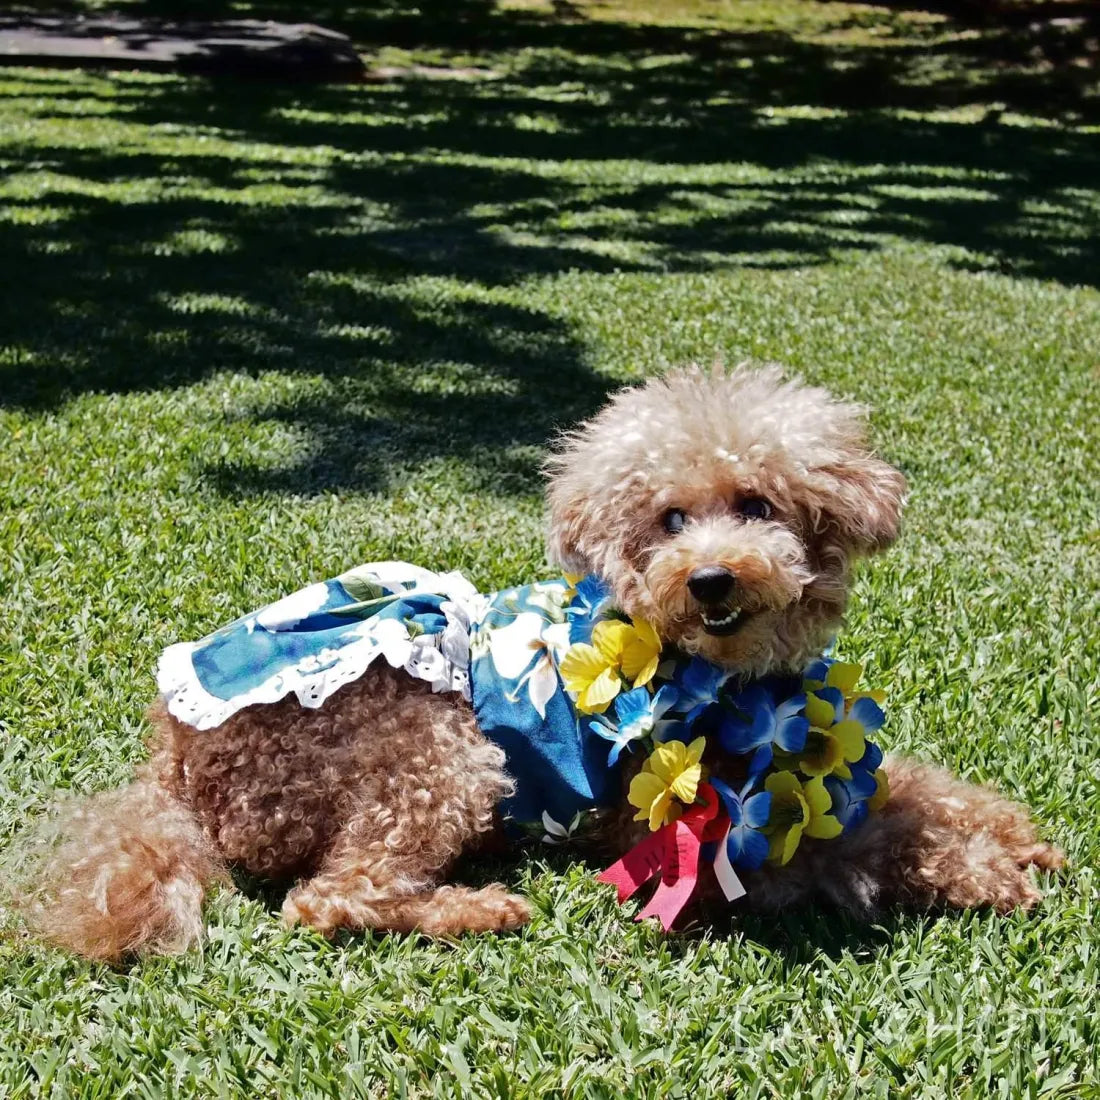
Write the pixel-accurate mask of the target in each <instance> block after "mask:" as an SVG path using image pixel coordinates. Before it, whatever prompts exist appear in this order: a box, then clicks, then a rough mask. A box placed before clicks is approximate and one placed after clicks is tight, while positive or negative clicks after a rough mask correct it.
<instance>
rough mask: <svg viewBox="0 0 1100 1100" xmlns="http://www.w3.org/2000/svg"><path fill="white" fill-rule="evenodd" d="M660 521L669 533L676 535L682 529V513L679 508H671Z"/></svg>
mask: <svg viewBox="0 0 1100 1100" xmlns="http://www.w3.org/2000/svg"><path fill="white" fill-rule="evenodd" d="M661 522H662V523H663V524H664V526H665V530H666V531H667V532H668V533H669V534H670V535H678V534H679V533H680V532H681V531H682V530H683V529H684V513H683V512H681V511H680V509H679V508H671V509H669V511H667V512H665V518H664V519H663V520H662V521H661Z"/></svg>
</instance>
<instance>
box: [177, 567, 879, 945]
mask: <svg viewBox="0 0 1100 1100" xmlns="http://www.w3.org/2000/svg"><path fill="white" fill-rule="evenodd" d="M379 659H383V660H384V661H385V662H386V663H387V664H388V665H389V666H390V667H392V668H403V669H404V670H405V671H406V672H407V673H408V674H409V675H410V676H413V677H415V678H416V679H420V680H424V681H426V682H428V683H430V684H431V685H432V688H433V690H435V691H440V692H442V691H451V692H457V693H459V694H461V695H462V696H463V697H464V698H466V699H467V700H470V701H471V702H472V704H473V708H474V712H475V714H476V717H477V720H478V723H479V726H480V728H481V730H482V731H483V732H484V734H485V735H486V736H487V737H489V738H490V739H492V740H493V741H494V742H496V743H497V744H498V745H500V746H501V748H502V749H503V750H504V751H505V753H506V755H507V768H508V771H509V773H510V774H511V776H512V778H513V779H514V780H515V783H516V791H515V794H514V795H513V796H512V797H511V798H509V799H508V800H507V801H506V802H505V803H504V804H503V805H502V806H501V811H502V813H503V814H504V816H505V817H508V818H510V819H512V820H513V821H515V822H517V823H520V824H535V823H539V824H540V825H541V827H542V828H543V829H544V830H545V831H546V834H547V835H546V837H545V838H544V839H546V840H549V841H551V842H555V843H556V842H559V841H561V840H564V839H567V838H568V836H569V835H570V834H571V833H572V831H573V830H574V829H575V828H576V826H577V824H578V821H579V820H580V817H581V815H582V814H583V813H584V812H585V811H587V810H591V809H594V808H596V807H600V806H606V805H608V804H611V803H613V802H615V801H618V799H619V798H620V797H621V791H622V779H621V767H622V760H623V758H624V757H625V756H626V755H629V754H641V757H642V760H643V763H642V767H641V769H640V770H639V771H638V772H637V774H636V775H635V776H634V778H633V780H632V781H631V784H630V787H629V790H628V791H627V792H626V799H627V801H628V802H629V803H630V804H631V805H632V806H633V807H634V808H635V809H636V810H637V814H636V819H637V820H639V821H646V822H647V823H648V825H649V829H650V831H651V833H653V834H655V837H654V840H653V842H652V844H650V842H648V841H647V842H646V844H644V845H642V846H640V849H639V850H638V851H637V853H636V854H635V857H634V860H633V863H630V857H629V856H628V857H627V864H626V865H624V867H625V869H624V868H623V867H619V865H616V866H617V867H619V869H618V871H617V872H616V873H617V874H618V876H619V877H618V878H614V877H612V878H611V879H606V881H615V882H616V883H617V885H618V886H619V888H620V896H621V897H626V896H629V894H630V892H631V891H632V890H633V889H635V888H636V883H635V879H636V877H637V874H640V873H642V872H643V871H644V872H645V873H647V874H649V873H652V871H653V869H654V867H657V866H663V864H662V863H661V860H662V859H664V858H665V857H664V856H662V855H661V854H660V852H661V851H665V852H666V854H668V853H671V852H672V850H673V847H675V845H676V844H682V843H688V845H689V847H691V848H692V850H693V851H696V850H697V851H698V852H700V853H705V855H700V856H699V859H700V860H702V861H704V862H712V863H713V865H714V867H715V873H716V874H718V875H719V878H720V881H723V888H724V889H726V890H727V896H730V897H732V896H734V894H735V893H736V891H737V890H738V889H740V887H739V884H738V883H737V880H736V875H735V873H734V869H735V868H736V869H739V870H755V869H756V868H758V867H760V866H761V865H762V864H763V862H764V861H765V860H768V861H770V862H772V863H778V864H782V863H786V862H787V861H788V860H789V859H790V858H791V857H792V855H793V854H794V852H795V850H796V849H797V848H798V847H799V845H800V843H801V841H802V839H803V838H804V837H805V838H812V839H813V840H830V839H833V838H835V837H837V836H839V835H841V833H843V832H845V831H847V830H850V829H853V828H857V827H858V826H859V825H860V824H862V822H863V821H864V820H865V818H866V817H867V815H868V813H870V812H874V811H875V810H877V809H878V808H879V807H880V806H881V805H882V804H883V803H884V802H885V800H886V798H887V797H888V789H887V784H886V777H885V775H884V774H883V772H882V770H881V767H880V765H881V763H882V752H881V750H880V749H879V748H878V746H877V745H876V744H875V743H874V742H873V741H872V740H871V736H870V735H871V734H873V733H874V732H875V731H877V730H878V729H879V728H880V727H881V726H882V723H883V721H884V714H883V711H882V709H881V707H880V703H881V702H882V699H883V697H882V695H881V693H879V692H869V691H865V690H861V689H860V688H859V679H860V676H861V671H862V670H861V669H860V668H859V666H857V665H849V664H843V663H841V662H838V661H834V660H832V659H829V658H820V659H818V660H817V661H814V662H812V663H811V664H810V665H809V666H808V667H807V668H806V669H805V670H804V671H803V673H802V674H801V675H796V676H773V677H764V678H761V679H759V680H756V681H752V682H749V683H745V682H744V681H741V680H739V679H737V678H736V677H734V676H731V675H730V674H729V673H728V672H725V671H723V670H722V669H720V668H718V667H717V666H715V665H711V664H709V663H708V662H706V661H704V660H702V659H701V658H698V657H695V658H690V659H689V658H686V657H684V656H683V655H680V654H676V653H672V652H663V651H662V646H661V642H660V639H659V638H658V637H657V635H656V633H655V632H654V631H653V629H652V627H650V626H649V625H648V624H647V623H645V622H643V621H641V620H638V621H636V622H631V621H630V620H628V619H626V618H625V617H623V616H622V615H621V613H619V612H618V611H616V610H615V609H614V608H613V607H612V606H611V605H610V600H609V595H608V592H607V590H606V589H605V588H604V587H603V586H602V584H601V583H600V582H599V581H598V580H597V579H595V578H594V577H584V578H580V577H566V578H563V579H561V580H554V581H545V582H540V583H536V584H532V585H527V586H524V587H517V588H509V589H505V590H503V591H501V592H495V593H492V594H489V595H482V594H479V593H478V592H477V591H476V590H475V589H474V587H473V585H471V584H470V583H469V581H467V580H466V579H465V578H464V577H463V576H462V575H461V574H459V573H444V574H437V573H432V572H430V571H428V570H426V569H421V568H419V567H418V566H415V565H409V564H407V563H405V562H380V563H374V564H370V565H362V566H359V567H358V568H356V569H352V570H350V571H349V572H347V573H344V574H342V575H341V576H339V577H337V578H335V579H334V580H329V581H324V582H321V583H318V584H313V585H310V586H309V587H308V588H304V589H302V590H301V591H300V592H297V593H295V594H294V595H291V596H287V597H286V598H285V599H282V600H279V601H278V602H277V603H274V604H271V605H270V606H268V607H265V608H263V609H262V610H261V611H258V612H256V613H254V614H251V615H246V616H244V617H243V618H241V619H238V620H236V622H233V623H230V624H229V625H228V626H225V627H223V628H221V629H220V630H218V631H215V632H214V633H213V634H211V635H209V636H208V637H206V638H204V639H202V640H201V641H199V642H194V643H181V644H178V645H174V646H170V647H169V648H168V649H167V650H165V652H164V654H163V655H162V657H161V660H160V663H159V666H158V670H157V680H158V684H159V686H160V690H161V692H162V694H163V696H164V698H165V700H166V703H167V706H168V709H169V711H170V712H171V713H172V714H173V715H174V716H175V717H176V718H178V719H179V720H180V721H182V722H185V723H187V724H189V725H191V726H194V727H195V728H196V729H200V730H205V729H210V728H212V727H214V726H217V725H219V724H220V723H221V722H224V721H225V720H226V719H227V718H228V717H230V716H231V715H232V714H234V713H236V712H237V711H238V710H240V709H241V708H243V707H246V706H250V705H252V704H255V703H271V702H275V701H276V700H278V699H282V698H283V697H285V696H286V695H288V694H291V693H293V694H295V695H296V696H297V698H298V700H299V702H300V703H301V704H302V706H305V707H319V706H321V704H322V703H324V701H325V700H326V699H327V698H328V697H329V696H330V695H332V693H333V692H334V691H336V690H337V689H338V688H339V687H341V686H342V685H344V684H347V683H350V682H351V681H353V680H355V679H358V678H359V677H360V676H362V675H363V673H364V672H365V671H366V670H367V669H368V668H369V667H370V666H371V665H372V664H373V663H374V662H375V661H377V660H379ZM712 742H716V743H718V744H720V745H721V747H722V749H723V750H724V751H725V753H726V754H728V756H729V757H731V758H733V761H734V762H735V764H736V763H738V762H739V769H740V779H739V781H738V782H737V784H736V785H735V786H730V785H728V784H727V783H725V782H723V781H721V780H719V779H718V778H717V777H712V776H709V775H708V774H707V771H706V767H705V765H704V763H703V754H704V751H705V749H706V746H707V745H708V744H709V743H712ZM737 770H738V768H737V767H736V766H735V768H734V771H735V772H736V771H737ZM716 841H717V843H714V842H716ZM647 845H648V847H647ZM653 845H656V848H653ZM651 848H652V850H650V849H651ZM643 849H644V850H643ZM655 853H656V854H655ZM668 859H669V860H672V856H671V855H668ZM672 862H673V863H676V865H677V866H679V865H681V864H682V863H683V860H682V859H681V858H680V857H677V858H676V860H672ZM670 865H671V864H670ZM693 866H694V864H693ZM610 872H615V869H614V868H612V869H610V871H609V873H610ZM723 876H724V877H723ZM670 881H671V880H670ZM666 886H668V884H667V883H666ZM673 886H675V884H673ZM673 886H669V890H671V891H672V893H671V894H668V896H669V897H672V898H673V901H674V902H675V904H671V903H670V904H668V905H664V907H663V908H660V907H659V908H660V913H659V914H658V915H662V920H663V921H665V922H666V926H667V924H668V923H670V922H671V920H672V919H674V917H675V913H676V912H678V911H679V908H680V907H681V906H682V904H683V902H684V900H685V899H686V897H687V896H688V895H687V890H686V887H685V888H680V887H675V889H673ZM727 886H728V888H727ZM677 890H678V891H679V892H678V893H677ZM624 891H625V892H624ZM681 895H682V896H681ZM663 904H664V903H662V905H663ZM657 912H658V910H654V913H657Z"/></svg>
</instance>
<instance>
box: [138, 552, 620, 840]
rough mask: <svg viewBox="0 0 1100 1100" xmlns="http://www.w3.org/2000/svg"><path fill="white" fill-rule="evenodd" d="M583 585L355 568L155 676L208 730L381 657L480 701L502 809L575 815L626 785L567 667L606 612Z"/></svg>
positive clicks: (335, 682) (532, 818)
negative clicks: (502, 772) (476, 582)
mask: <svg viewBox="0 0 1100 1100" xmlns="http://www.w3.org/2000/svg"><path fill="white" fill-rule="evenodd" d="M588 593H589V590H588V589H586V590H585V592H584V593H582V594H580V595H578V593H577V591H576V589H574V588H572V587H571V586H570V585H569V584H568V582H566V581H565V580H560V581H549V582H543V583H538V584H533V585H528V586H526V587H520V588H510V589H506V590H504V591H503V592H496V593H493V594H491V595H480V594H479V593H478V592H477V591H476V590H475V588H474V587H473V585H472V584H470V583H469V581H467V580H466V579H465V578H464V577H463V576H462V575H461V574H459V573H444V574H437V573H432V572H430V571H429V570H427V569H421V568H420V567H418V566H415V565H410V564H408V563H406V562H378V563H372V564H369V565H361V566H359V567H358V568H356V569H352V570H350V571H349V572H347V573H344V574H341V576H339V577H337V578H335V579H334V580H328V581H323V582H320V583H317V584H312V585H310V586H309V587H308V588H303V589H302V590H301V591H300V592H296V593H294V594H293V595H290V596H287V597H285V598H284V599H281V600H279V601H278V602H277V603H274V604H271V605H270V606H268V607H265V608H263V609H262V610H260V611H257V612H255V613H253V614H251V615H245V616H244V617H242V618H240V619H237V620H236V621H235V622H232V623H230V624H229V625H228V626H224V627H222V628H221V629H220V630H217V631H215V632H214V633H213V634H211V635H209V636H208V637H206V638H203V639H202V640H201V641H198V642H185V643H179V644H177V645H173V646H170V647H169V648H168V649H167V650H165V652H164V653H163V654H162V656H161V659H160V662H159V665H158V668H157V683H158V686H159V688H160V691H161V694H162V695H163V697H164V699H165V702H166V704H167V706H168V710H169V712H170V713H171V714H172V715H174V716H175V717H176V718H178V719H179V720H180V721H181V722H185V723H187V724H188V725H190V726H193V727H194V728H196V729H199V730H207V729H211V728H213V727H215V726H217V725H220V724H221V723H222V722H224V721H225V720H226V719H227V718H229V717H230V716H231V715H233V714H235V713H236V712H237V711H239V710H241V709H242V708H244V707H247V706H251V705H253V704H255V703H273V702H276V701H277V700H279V699H282V698H283V697H284V696H286V695H289V694H291V693H293V694H294V695H296V696H297V698H298V701H299V702H300V703H301V705H302V706H304V707H319V706H321V705H322V704H323V703H324V702H325V700H326V699H328V698H329V696H330V695H332V693H333V692H334V691H336V690H337V689H338V688H340V687H342V686H343V685H344V684H347V683H350V682H351V681H353V680H356V679H358V678H359V677H360V676H362V675H363V674H364V672H366V670H367V669H368V668H369V667H370V666H371V665H372V664H373V663H374V662H375V661H377V660H379V659H382V660H384V661H385V662H386V663H387V664H388V665H389V666H390V667H391V668H404V670H405V671H406V672H407V673H408V674H409V675H410V676H413V677H415V678H416V679H419V680H425V681H427V682H429V683H430V684H431V685H432V687H433V689H434V690H435V691H454V692H458V693H460V694H461V695H462V696H463V697H464V698H466V699H467V700H471V701H472V703H473V706H474V711H475V713H476V715H477V719H478V723H479V725H480V727H481V729H482V731H483V732H484V733H485V735H486V736H487V737H489V738H491V739H492V740H493V741H495V742H496V743H497V744H499V745H500V746H501V748H502V749H504V751H505V753H506V754H507V757H508V765H507V766H508V771H509V773H510V775H511V776H512V778H513V779H514V780H515V781H516V794H515V796H514V797H513V798H511V799H509V800H507V801H506V802H505V803H504V804H503V805H502V806H501V811H502V813H503V814H504V815H505V816H506V817H510V818H512V819H513V820H515V821H517V822H539V821H541V820H542V819H543V815H544V814H549V815H550V817H551V818H553V819H556V820H565V821H568V820H569V819H570V818H571V817H572V816H573V815H575V814H576V813H577V812H578V811H580V810H584V809H591V808H593V807H595V806H598V805H603V804H605V803H606V800H607V798H608V792H609V791H615V792H617V790H618V777H617V774H614V772H615V769H610V770H609V768H608V766H607V751H606V742H605V741H603V740H602V739H601V738H600V737H599V736H597V735H596V734H595V733H593V732H591V731H590V730H589V729H588V726H587V723H584V724H583V725H582V724H581V723H579V722H578V720H577V714H576V711H575V709H574V706H573V703H572V700H571V699H570V697H569V695H568V694H567V693H566V691H565V690H564V686H563V684H562V680H561V676H560V674H559V664H560V661H561V658H562V656H563V655H564V653H565V651H566V650H567V648H568V647H569V645H570V640H571V636H572V637H573V638H577V637H582V636H587V635H588V634H590V633H591V629H592V626H591V619H592V616H593V615H595V614H598V613H599V610H600V608H599V607H597V606H596V605H594V604H593V603H591V602H588Z"/></svg>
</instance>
